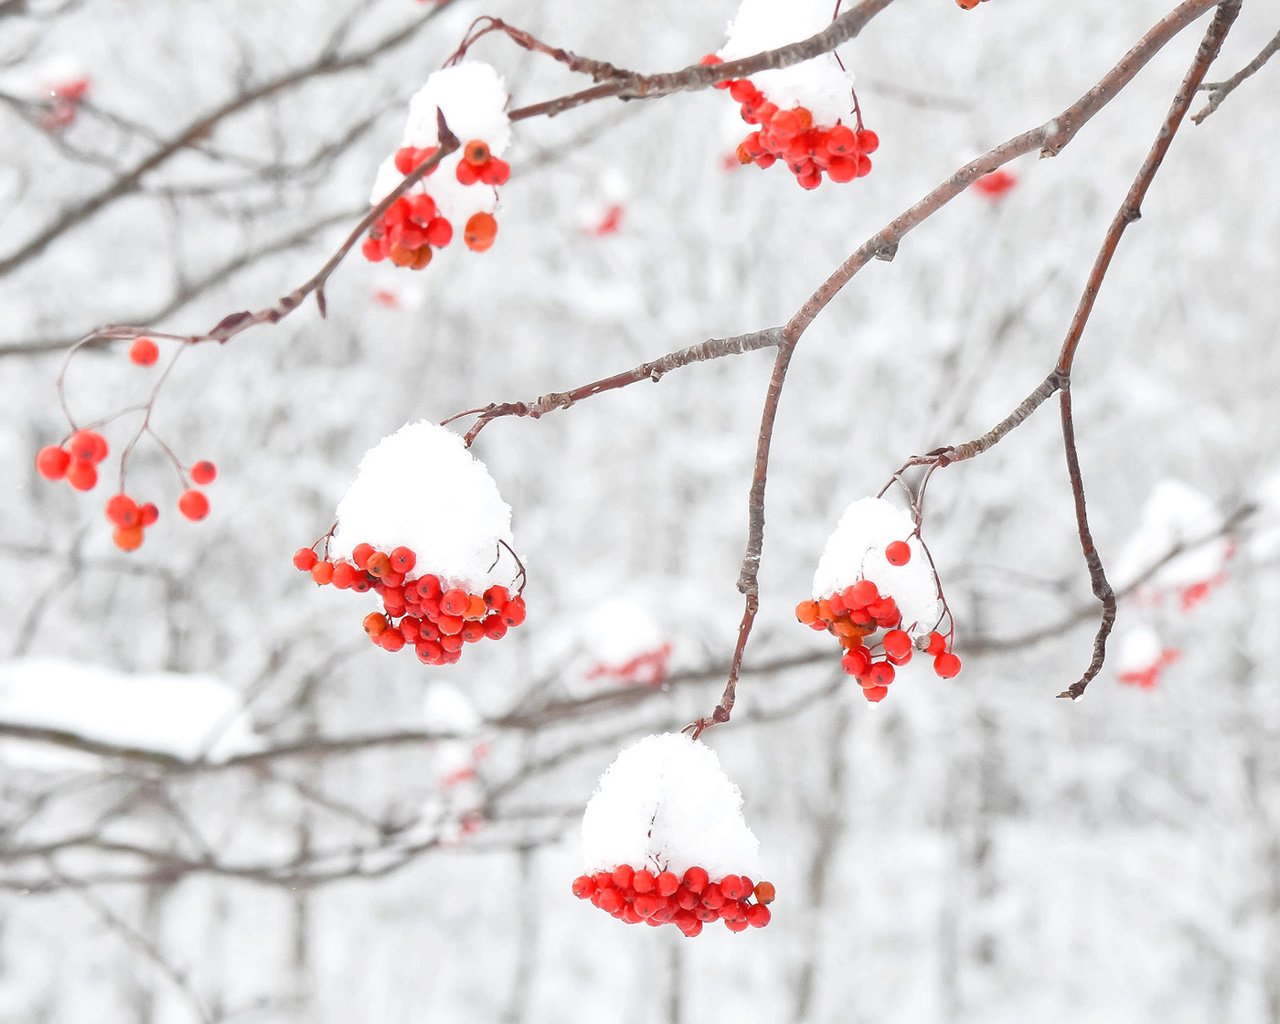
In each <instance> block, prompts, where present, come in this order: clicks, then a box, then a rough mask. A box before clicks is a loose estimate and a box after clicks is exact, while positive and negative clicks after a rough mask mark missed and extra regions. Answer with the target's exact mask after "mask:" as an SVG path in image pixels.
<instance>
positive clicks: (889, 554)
mask: <svg viewBox="0 0 1280 1024" xmlns="http://www.w3.org/2000/svg"><path fill="white" fill-rule="evenodd" d="M884 553H885V559H886V560H887V561H888V562H889V564H890V565H906V564H907V562H909V561H910V560H911V547H910V545H908V544H907V542H906V541H901V540H895V541H893V542H892V543H891V544H889V545H888V546H887V547H886V548H885V552H884ZM796 618H797V619H799V620H800V622H801V623H803V624H804V625H806V626H808V627H809V628H810V629H815V630H826V631H827V632H828V633H831V634H833V635H834V636H835V637H836V638H837V639H838V640H839V641H840V646H841V647H843V648H844V657H843V658H841V660H840V665H841V667H842V668H843V669H844V670H845V671H846V672H847V673H848V674H849V675H851V676H853V677H854V678H855V679H857V680H858V683H859V684H860V685H861V687H862V695H863V696H864V697H866V698H867V700H869V701H871V702H872V703H879V702H880V701H882V700H884V699H885V697H886V696H888V693H889V685H890V684H891V683H892V682H893V680H894V677H895V675H896V674H897V671H896V669H895V666H897V665H905V664H906V663H907V662H909V661H910V660H911V656H912V654H913V653H914V651H915V650H916V648H917V647H918V648H919V649H920V650H922V651H923V652H924V653H925V654H928V655H929V656H930V657H932V658H933V670H934V671H935V672H936V673H937V674H938V675H939V676H941V677H942V678H943V679H951V678H952V677H954V676H956V675H959V673H960V659H959V658H958V657H957V656H956V655H954V654H952V653H951V650H950V636H949V635H948V636H943V635H942V634H941V633H939V632H938V631H937V630H934V631H933V632H932V633H930V634H929V635H928V636H927V637H922V638H921V639H919V640H917V641H915V642H913V641H912V639H911V635H910V634H909V633H907V631H906V630H904V629H902V628H901V627H902V612H901V611H899V610H898V603H897V601H895V600H894V599H893V597H892V596H890V595H888V594H882V593H881V592H880V588H879V587H877V586H876V584H875V583H873V582H872V581H871V580H868V579H859V580H857V581H856V582H854V583H852V584H850V585H849V586H847V587H845V588H844V589H843V590H838V591H836V592H835V593H833V594H830V595H829V596H827V597H825V598H823V599H822V600H820V601H801V602H800V603H799V604H798V605H796ZM882 629H883V630H884V631H885V632H884V634H883V635H882V636H880V637H878V638H875V634H876V633H877V632H878V631H879V630H882ZM868 637H873V639H872V641H871V643H867V642H866V641H867V638H868Z"/></svg>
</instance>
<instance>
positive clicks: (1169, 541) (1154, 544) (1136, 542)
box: [1115, 480, 1232, 588]
mask: <svg viewBox="0 0 1280 1024" xmlns="http://www.w3.org/2000/svg"><path fill="white" fill-rule="evenodd" d="M1222 524H1223V518H1222V514H1221V513H1220V512H1219V511H1218V510H1217V508H1216V507H1215V506H1214V504H1213V502H1212V501H1210V500H1209V498H1207V497H1206V496H1205V495H1204V494H1202V493H1201V492H1199V491H1197V490H1195V489H1194V488H1192V487H1190V486H1188V485H1187V484H1185V483H1183V482H1182V481H1180V480H1161V481H1160V482H1159V483H1157V484H1156V485H1155V487H1153V488H1152V489H1151V495H1150V496H1149V497H1148V498H1147V501H1146V504H1145V505H1144V506H1143V508H1142V514H1141V516H1140V518H1139V524H1138V528H1137V530H1135V531H1134V534H1133V536H1132V537H1131V538H1130V539H1129V541H1128V543H1127V544H1125V546H1124V548H1123V549H1121V552H1120V555H1119V557H1117V558H1116V561H1115V580H1116V585H1117V586H1118V587H1121V588H1123V587H1128V586H1132V585H1133V584H1134V583H1136V582H1137V581H1138V579H1140V578H1141V577H1142V576H1143V575H1144V574H1145V573H1146V572H1147V571H1149V570H1150V568H1151V567H1152V566H1153V565H1155V564H1156V563H1157V562H1159V561H1160V560H1161V559H1162V558H1164V557H1165V556H1166V555H1168V554H1169V552H1171V551H1173V550H1175V549H1177V548H1178V547H1179V546H1181V545H1183V544H1192V545H1195V546H1194V547H1193V548H1191V550H1189V551H1185V552H1183V553H1182V554H1179V555H1177V556H1176V557H1174V558H1172V559H1170V560H1169V561H1168V563H1166V564H1165V565H1163V566H1161V567H1160V569H1159V570H1158V571H1157V572H1156V573H1155V574H1154V575H1153V576H1152V577H1151V579H1149V580H1148V581H1147V583H1146V586H1148V587H1152V588H1165V587H1169V588H1179V587H1189V586H1194V585H1196V584H1200V583H1207V582H1210V581H1213V580H1216V579H1217V578H1218V576H1219V574H1220V573H1221V572H1222V570H1223V568H1224V567H1225V565H1226V563H1227V561H1228V560H1229V559H1230V557H1231V550H1232V542H1231V540H1230V539H1229V538H1227V537H1218V538H1215V539H1212V540H1207V541H1205V538H1207V537H1210V536H1211V535H1212V534H1213V533H1214V532H1215V531H1217V530H1220V529H1222ZM1199 541H1205V542H1204V543H1197V542H1199Z"/></svg>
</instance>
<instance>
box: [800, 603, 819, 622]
mask: <svg viewBox="0 0 1280 1024" xmlns="http://www.w3.org/2000/svg"><path fill="white" fill-rule="evenodd" d="M817 618H818V602H817V601H801V602H800V603H799V604H798V605H796V619H797V620H799V622H800V623H801V624H802V625H805V626H808V625H809V624H811V623H813V622H815V621H816V620H817Z"/></svg>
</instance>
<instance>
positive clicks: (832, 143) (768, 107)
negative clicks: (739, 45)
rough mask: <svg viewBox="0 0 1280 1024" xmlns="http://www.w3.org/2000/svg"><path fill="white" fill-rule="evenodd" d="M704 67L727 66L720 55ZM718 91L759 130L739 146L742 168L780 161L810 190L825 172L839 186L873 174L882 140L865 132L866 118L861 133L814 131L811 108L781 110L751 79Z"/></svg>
mask: <svg viewBox="0 0 1280 1024" xmlns="http://www.w3.org/2000/svg"><path fill="white" fill-rule="evenodd" d="M702 63H703V64H721V63H723V61H722V60H721V59H720V58H719V57H717V56H716V55H715V54H707V56H705V57H703V58H702ZM716 88H717V89H728V90H729V95H730V96H732V97H733V98H734V99H735V100H736V101H737V102H738V103H739V105H740V106H741V107H742V119H743V120H744V121H746V122H747V124H758V125H759V126H760V128H759V130H757V131H754V132H752V133H751V134H750V135H748V136H747V137H746V138H745V139H743V140H742V142H741V143H740V144H739V146H738V162H739V163H743V164H755V165H756V166H757V167H772V166H773V165H774V163H776V162H777V161H779V160H781V161H782V162H783V163H785V164H786V165H787V167H788V168H790V170H791V173H792V174H794V175H795V176H796V181H797V182H798V183H799V184H800V186H801V187H802V188H807V189H814V188H817V187H818V186H819V185H821V184H822V172H823V171H826V173H827V177H829V178H830V179H831V180H832V181H837V182H846V181H853V179H854V178H862V177H865V176H866V175H868V174H870V173H871V154H872V153H874V152H875V151H876V150H877V149H878V148H879V147H880V137H879V136H878V135H876V133H875V132H873V131H869V130H867V129H864V128H863V127H862V117H861V115H859V117H858V127H857V129H856V130H855V129H853V128H850V127H849V126H848V125H846V124H842V123H840V122H838V121H837V122H836V124H835V125H833V126H831V127H829V128H823V127H819V126H816V125H814V123H813V114H812V112H811V111H810V110H809V109H808V108H807V107H793V108H791V109H790V110H780V109H779V108H778V106H777V104H775V103H770V102H769V100H768V99H767V98H766V97H765V95H764V93H762V92H761V91H760V90H759V89H757V88H756V87H755V86H754V85H753V84H752V83H751V81H750V79H746V78H735V79H731V80H729V81H725V82H718V83H716Z"/></svg>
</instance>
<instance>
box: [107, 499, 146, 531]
mask: <svg viewBox="0 0 1280 1024" xmlns="http://www.w3.org/2000/svg"><path fill="white" fill-rule="evenodd" d="M107 518H108V519H109V520H111V522H113V523H115V524H116V526H120V527H123V528H125V529H129V528H131V527H134V526H137V525H138V524H139V522H140V521H141V518H142V516H141V514H140V510H139V508H138V503H137V502H136V501H134V500H133V499H132V498H131V497H129V495H127V494H117V495H115V496H114V497H112V498H110V499H108V500H107Z"/></svg>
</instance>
